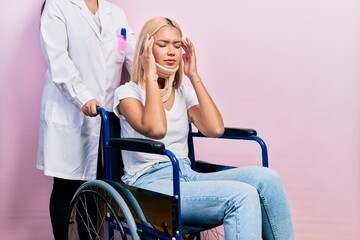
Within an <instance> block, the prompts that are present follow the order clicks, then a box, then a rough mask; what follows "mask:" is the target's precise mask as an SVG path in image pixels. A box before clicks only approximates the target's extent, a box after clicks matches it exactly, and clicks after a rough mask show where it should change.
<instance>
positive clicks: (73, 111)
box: [51, 93, 84, 127]
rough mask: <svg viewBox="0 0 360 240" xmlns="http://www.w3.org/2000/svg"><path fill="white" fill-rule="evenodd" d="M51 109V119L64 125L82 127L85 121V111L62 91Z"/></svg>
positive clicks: (57, 95)
mask: <svg viewBox="0 0 360 240" xmlns="http://www.w3.org/2000/svg"><path fill="white" fill-rule="evenodd" d="M55 98H56V99H55V101H54V102H53V104H52V109H51V121H52V122H54V123H55V124H57V125H61V126H63V127H80V126H81V125H82V124H83V121H84V114H83V112H82V111H81V110H80V109H79V108H78V107H77V106H75V104H73V103H72V102H70V101H69V100H67V99H66V98H65V97H64V96H63V95H62V94H61V93H57V94H56V96H55Z"/></svg>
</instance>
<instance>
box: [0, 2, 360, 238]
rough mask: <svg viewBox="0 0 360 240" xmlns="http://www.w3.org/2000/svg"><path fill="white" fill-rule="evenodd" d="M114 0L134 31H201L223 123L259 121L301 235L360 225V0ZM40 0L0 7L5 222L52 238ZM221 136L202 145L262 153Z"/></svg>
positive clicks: (0, 222) (204, 66)
mask: <svg viewBox="0 0 360 240" xmlns="http://www.w3.org/2000/svg"><path fill="white" fill-rule="evenodd" d="M113 1H114V2H116V3H118V4H120V5H121V6H123V8H124V9H125V11H126V12H127V15H128V17H129V19H130V21H131V23H132V26H133V28H134V30H135V31H136V32H138V31H139V29H140V27H141V26H142V24H143V23H144V22H145V21H146V20H148V19H149V18H150V17H153V16H157V15H162V16H168V17H172V18H174V19H176V20H177V21H178V22H179V23H180V25H181V26H182V28H183V30H184V35H185V36H189V37H190V38H191V39H192V40H193V41H194V44H195V46H196V50H197V56H198V61H199V64H198V65H199V71H200V73H201V76H202V78H203V80H204V81H205V82H206V84H207V86H208V90H209V91H210V92H211V93H212V95H213V98H214V99H215V101H216V102H217V103H218V107H219V108H220V110H221V111H222V112H223V116H224V119H225V122H226V125H227V126H232V127H234V126H238V127H252V128H255V129H257V130H258V133H259V135H260V136H261V137H263V138H264V140H265V141H266V142H267V144H268V147H269V157H270V166H271V167H272V168H274V169H276V170H277V171H278V172H279V173H280V175H281V176H282V179H283V181H284V184H285V186H286V188H287V190H288V195H289V199H290V204H291V208H292V213H293V219H294V225H295V230H296V238H297V239H299V240H313V239H327V240H331V239H334V240H335V239H336V240H338V239H342V240H346V239H349V240H350V239H351V240H352V239H356V238H358V237H359V236H360V228H359V227H360V204H359V202H360V148H359V146H360V127H359V126H360V125H359V122H360V2H359V1H358V0H347V1H344V0H327V1H325V0H313V1H300V0H294V1H279V0H275V1H246V0H239V1H232V0H223V1H220V2H219V3H216V1H206V2H205V1H193V0H183V1H180V2H178V3H174V1H165V0H157V1H140V0H131V1H130V0H127V1H126V0H117V1H116V0H113ZM154 2H156V4H154ZM41 3H42V1H41V0H27V1H3V4H2V7H1V10H0V11H1V12H0V27H1V29H0V30H1V38H0V41H1V42H0V43H1V44H0V47H1V55H0V57H1V58H0V67H1V69H0V73H1V80H0V81H1V86H0V106H1V113H0V114H1V124H0V147H1V151H0V161H1V162H0V169H1V174H0V189H1V194H0V233H1V236H2V237H1V238H2V239H8V240H11V239H51V227H50V222H49V217H48V199H49V194H50V191H51V184H52V179H51V178H48V177H44V176H43V174H42V172H41V171H38V170H36V169H35V161H36V150H37V138H38V121H39V108H40V97H41V91H42V87H43V82H44V71H45V62H44V60H43V58H42V55H41V52H40V49H39V15H40V12H39V11H40V5H41ZM224 145H226V146H227V147H230V149H229V150H228V151H227V152H221V153H219V152H220V151H218V150H219V149H216V147H215V145H214V143H213V141H209V142H208V143H199V144H198V149H199V156H202V157H206V156H213V157H214V158H216V159H217V161H219V162H224V163H230V162H231V163H232V164H233V163H234V161H235V159H237V161H238V162H239V164H248V163H251V164H257V163H259V160H258V158H259V156H260V155H259V151H258V147H257V146H256V145H254V144H252V143H245V142H242V143H241V144H240V145H233V144H230V143H228V142H226V143H222V145H221V147H220V148H221V150H222V149H223V148H224V147H225V146H224ZM210 149H211V151H210ZM235 150H236V151H235ZM237 150H239V151H240V152H241V153H240V156H238V155H236V154H238V151H237ZM224 155H225V156H224ZM239 158H241V159H246V160H241V161H242V162H241V161H240V160H239ZM4 236H5V237H4Z"/></svg>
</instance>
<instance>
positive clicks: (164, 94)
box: [155, 63, 179, 103]
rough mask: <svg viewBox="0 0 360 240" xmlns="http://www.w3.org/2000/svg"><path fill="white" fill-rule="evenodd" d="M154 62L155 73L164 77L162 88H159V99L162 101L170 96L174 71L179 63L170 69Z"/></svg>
mask: <svg viewBox="0 0 360 240" xmlns="http://www.w3.org/2000/svg"><path fill="white" fill-rule="evenodd" d="M155 64H156V69H157V74H158V75H159V77H161V78H164V79H165V87H164V88H163V89H159V90H160V94H161V100H162V102H163V103H164V102H166V101H167V100H168V99H169V98H170V96H171V92H172V89H173V82H174V79H175V73H176V71H177V70H178V69H179V65H178V66H176V68H174V69H171V68H166V67H164V66H161V65H160V64H158V63H155Z"/></svg>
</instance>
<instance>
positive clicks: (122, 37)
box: [118, 28, 126, 51]
mask: <svg viewBox="0 0 360 240" xmlns="http://www.w3.org/2000/svg"><path fill="white" fill-rule="evenodd" d="M125 50H126V28H121V30H120V32H119V35H118V51H125Z"/></svg>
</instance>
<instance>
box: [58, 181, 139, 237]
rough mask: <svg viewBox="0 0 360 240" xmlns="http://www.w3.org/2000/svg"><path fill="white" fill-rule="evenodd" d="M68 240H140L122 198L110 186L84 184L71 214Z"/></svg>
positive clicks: (78, 192)
mask: <svg viewBox="0 0 360 240" xmlns="http://www.w3.org/2000/svg"><path fill="white" fill-rule="evenodd" d="M66 225H67V226H66V227H65V240H75V239H76V240H78V239H79V240H83V239H86V240H93V239H96V240H101V239H114V240H125V239H133V240H139V239H140V238H139V236H138V234H137V227H136V223H135V220H134V218H133V216H132V214H131V211H130V210H129V208H128V206H127V204H126V203H125V201H124V199H123V198H122V197H121V195H120V194H119V193H118V192H117V191H116V190H115V189H114V188H113V187H112V186H111V185H110V184H108V183H106V182H104V181H100V180H94V181H89V182H86V183H84V184H83V185H81V186H80V188H79V189H78V190H77V192H76V193H75V195H74V197H73V199H72V201H71V204H70V210H69V212H68V216H67V221H66Z"/></svg>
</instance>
